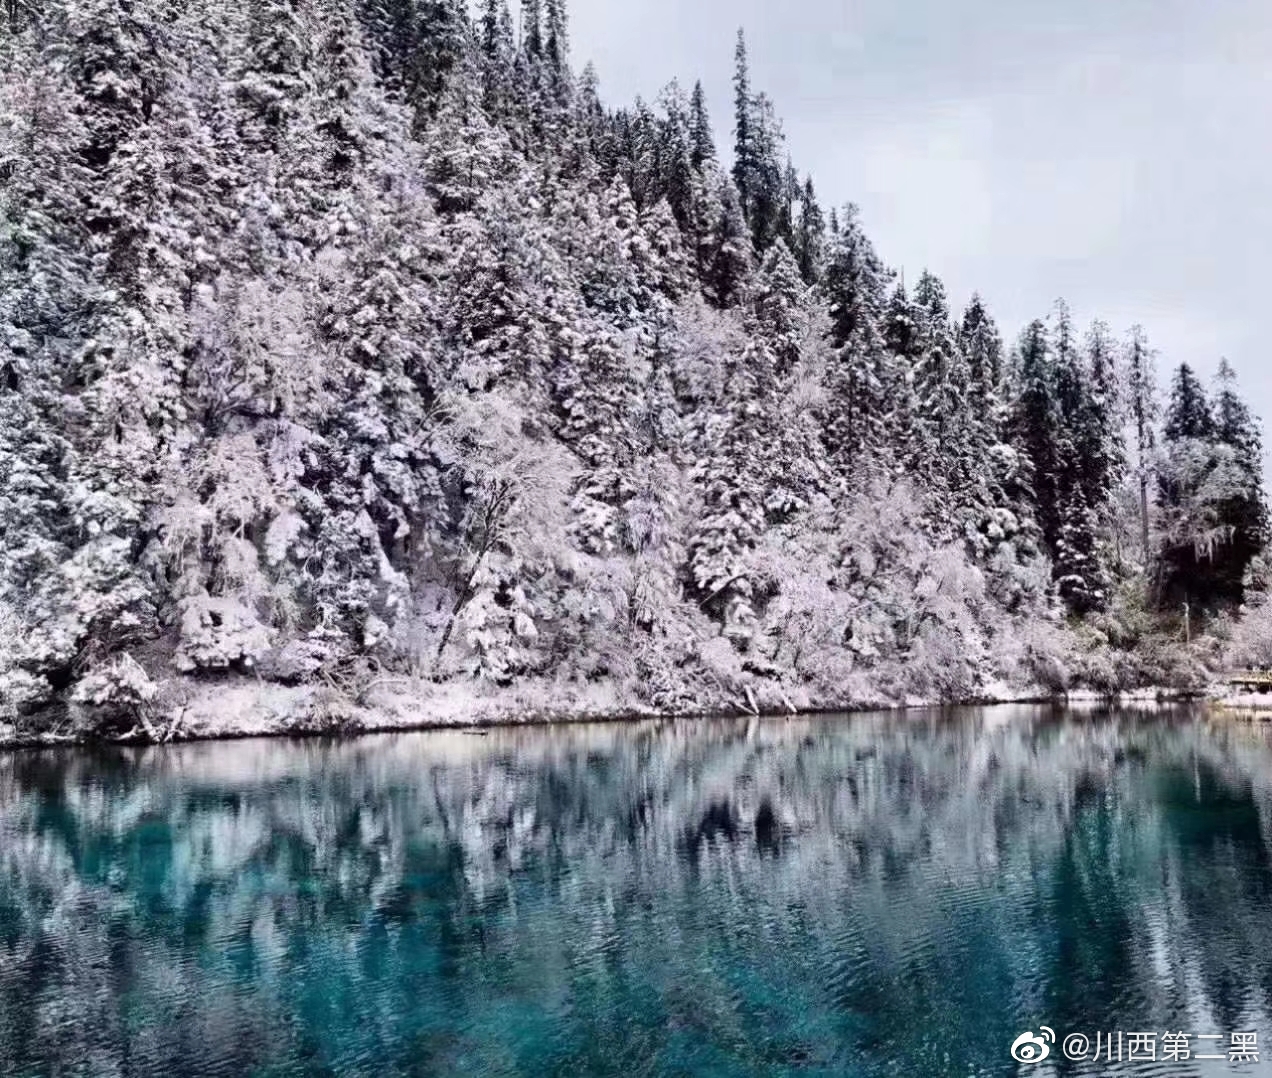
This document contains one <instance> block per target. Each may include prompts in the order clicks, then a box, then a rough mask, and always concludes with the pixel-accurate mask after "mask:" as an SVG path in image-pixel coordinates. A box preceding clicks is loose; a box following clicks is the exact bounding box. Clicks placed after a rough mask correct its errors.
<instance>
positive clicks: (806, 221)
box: [793, 176, 826, 284]
mask: <svg viewBox="0 0 1272 1078" xmlns="http://www.w3.org/2000/svg"><path fill="white" fill-rule="evenodd" d="M825 248H826V218H825V217H824V216H823V215H822V211H821V207H820V206H819V205H818V204H817V194H816V192H815V191H814V189H813V178H812V177H811V176H809V177H808V179H806V180H805V181H804V188H803V191H802V192H801V194H800V212H799V220H798V222H797V224H796V227H795V247H794V252H793V253H794V255H795V262H796V264H797V265H798V266H799V272H800V274H801V275H802V276H803V278H804V280H805V281H806V282H807V283H808V284H815V283H816V282H817V281H819V280H820V279H821V273H822V266H823V262H824V260H825Z"/></svg>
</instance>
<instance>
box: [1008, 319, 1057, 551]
mask: <svg viewBox="0 0 1272 1078" xmlns="http://www.w3.org/2000/svg"><path fill="white" fill-rule="evenodd" d="M1016 370H1017V373H1016V387H1015V399H1014V400H1013V402H1012V405H1011V410H1010V414H1009V417H1008V427H1007V433H1008V438H1009V439H1010V442H1011V444H1012V445H1013V446H1014V447H1015V448H1016V450H1017V451H1018V452H1019V453H1020V455H1021V456H1022V457H1023V459H1024V460H1025V461H1026V462H1027V468H1026V470H1025V472H1024V474H1023V475H1022V476H1021V481H1020V483H1019V485H1018V486H1017V487H1016V488H1015V489H1013V490H1011V491H1009V496H1011V497H1012V500H1013V501H1014V502H1016V503H1018V504H1026V505H1027V506H1028V507H1029V509H1030V511H1031V512H1030V515H1031V516H1032V517H1033V518H1034V519H1036V520H1037V521H1038V524H1039V527H1040V528H1041V531H1042V535H1043V539H1044V542H1045V543H1046V546H1047V548H1048V549H1049V550H1054V549H1055V548H1056V545H1057V543H1058V542H1059V538H1060V527H1061V524H1062V520H1061V516H1060V511H1059V510H1060V503H1059V493H1060V470H1061V459H1060V437H1061V416H1060V405H1059V402H1058V401H1057V399H1056V387H1055V379H1054V376H1053V370H1052V354H1051V342H1050V340H1049V339H1048V333H1047V327H1046V325H1045V324H1044V323H1043V322H1041V321H1039V320H1037V319H1035V320H1034V321H1033V322H1031V323H1030V324H1029V325H1028V327H1026V329H1025V331H1024V333H1023V334H1022V335H1021V338H1020V343H1019V345H1018V346H1017V358H1016Z"/></svg>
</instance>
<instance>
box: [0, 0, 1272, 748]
mask: <svg viewBox="0 0 1272 1078" xmlns="http://www.w3.org/2000/svg"><path fill="white" fill-rule="evenodd" d="M3 20H4V21H3V23H2V24H0V723H5V722H7V723H10V724H20V725H22V726H25V727H26V728H35V729H39V728H45V727H47V726H48V725H49V724H51V723H53V722H54V721H55V719H54V717H53V716H59V715H63V714H64V713H63V712H61V711H59V710H58V709H57V708H56V707H50V705H57V704H70V705H71V710H70V712H69V715H70V716H71V721H72V722H73V724H74V725H75V727H76V728H78V729H81V730H87V729H104V730H114V731H119V730H128V729H130V728H132V727H134V726H135V725H136V724H137V723H138V722H139V721H142V720H147V721H148V719H147V717H148V716H153V715H162V714H167V713H171V711H172V710H173V709H174V708H177V707H179V706H180V705H181V702H182V701H183V700H188V699H189V696H190V694H191V693H194V692H199V693H205V694H206V692H207V689H208V686H207V684H202V685H200V684H199V683H200V682H205V683H206V682H208V681H212V682H214V683H215V684H223V683H224V682H225V680H227V679H233V680H235V681H236V682H243V679H247V678H250V679H252V682H253V683H257V684H260V683H263V682H277V683H282V684H285V685H318V686H321V687H323V689H324V691H327V692H329V693H330V694H335V695H338V696H345V697H348V698H362V697H365V696H366V695H367V694H368V693H369V692H370V691H371V690H372V689H373V687H375V686H382V685H384V684H386V683H389V682H390V681H391V682H392V683H393V684H396V685H399V686H402V685H405V686H408V687H410V686H414V687H415V688H414V689H411V690H410V691H419V687H420V686H425V685H436V684H438V683H447V684H449V685H455V684H461V683H462V684H466V685H472V686H473V687H474V691H475V692H479V693H480V692H488V691H490V689H491V688H492V687H504V688H506V689H507V688H512V689H515V688H516V687H518V686H529V685H534V686H537V687H538V689H537V691H540V692H541V693H542V694H543V697H544V699H547V700H551V699H553V698H554V696H559V698H561V699H568V698H574V696H575V695H578V696H580V697H581V696H583V695H586V693H587V691H588V687H589V686H593V687H594V686H606V687H607V690H606V691H607V692H608V693H609V694H610V697H611V698H612V699H613V700H614V701H616V702H618V703H619V704H622V705H626V706H643V707H646V708H654V709H660V710H666V711H678V712H686V711H692V710H694V709H700V708H739V707H745V708H755V707H759V708H764V707H770V708H772V707H792V706H794V707H805V706H814V705H818V704H821V705H840V704H848V703H852V702H859V701H876V700H901V699H905V698H907V697H915V696H920V697H925V698H929V699H931V698H943V699H958V698H968V697H975V696H977V695H980V694H984V693H986V692H989V691H999V692H1001V691H1002V690H1003V687H1004V686H1011V687H1015V688H1018V689H1020V690H1027V689H1030V688H1036V687H1039V686H1041V687H1044V688H1053V687H1060V686H1064V685H1067V684H1070V683H1073V682H1075V681H1085V682H1087V683H1090V684H1095V685H1097V687H1102V686H1108V685H1112V684H1131V683H1135V682H1137V681H1142V680H1146V679H1150V678H1159V677H1161V676H1163V675H1165V676H1175V675H1178V673H1179V671H1180V670H1181V669H1184V670H1185V672H1186V676H1188V677H1191V676H1192V671H1194V668H1195V659H1196V656H1195V655H1192V653H1190V655H1192V657H1185V656H1184V655H1183V652H1182V650H1181V652H1180V654H1179V655H1175V654H1174V653H1173V652H1169V651H1168V652H1167V653H1165V657H1164V658H1163V656H1162V655H1160V654H1159V655H1157V656H1156V657H1155V658H1154V659H1153V660H1152V661H1150V662H1149V663H1148V665H1147V666H1146V665H1145V660H1144V659H1143V656H1142V654H1140V653H1138V652H1137V651H1136V648H1137V646H1138V643H1139V641H1140V640H1141V638H1142V637H1143V636H1144V635H1145V632H1144V631H1142V629H1141V628H1137V624H1138V623H1136V621H1135V618H1136V616H1138V615H1137V613H1136V612H1137V611H1139V610H1141V608H1142V609H1143V610H1147V609H1149V608H1150V607H1151V606H1153V604H1159V605H1160V606H1161V607H1162V608H1166V609H1171V610H1173V609H1174V608H1175V607H1176V606H1177V605H1178V604H1177V600H1178V599H1180V598H1181V597H1186V598H1188V599H1190V601H1192V602H1193V604H1194V606H1195V608H1196V611H1197V614H1196V616H1197V617H1198V619H1200V618H1202V616H1203V615H1205V616H1209V615H1210V614H1212V613H1215V612H1218V611H1220V610H1222V609H1225V608H1228V607H1232V606H1234V605H1236V604H1238V603H1240V602H1241V601H1243V600H1244V599H1246V598H1247V597H1246V594H1245V592H1246V590H1247V589H1248V588H1250V587H1252V586H1254V587H1258V586H1259V584H1260V581H1259V579H1258V567H1259V565H1260V564H1261V563H1260V562H1259V560H1258V558H1257V557H1256V555H1257V554H1258V551H1259V550H1260V549H1261V547H1262V545H1263V540H1264V533H1265V531H1266V519H1265V518H1266V512H1265V509H1264V504H1263V493H1262V486H1261V483H1262V477H1261V474H1260V471H1259V468H1260V460H1261V450H1260V448H1259V433H1258V426H1257V424H1256V423H1255V421H1254V420H1253V419H1252V418H1251V417H1250V415H1249V413H1248V411H1247V410H1246V409H1245V406H1244V405H1243V404H1242V402H1241V400H1240V398H1239V397H1238V396H1237V395H1236V393H1235V390H1234V382H1233V377H1232V374H1231V370H1230V369H1229V368H1227V367H1225V368H1224V371H1225V372H1226V373H1224V374H1223V376H1222V378H1221V384H1220V386H1219V389H1218V394H1217V395H1216V396H1214V397H1213V398H1207V396H1206V393H1205V391H1204V390H1203V389H1202V388H1201V387H1200V386H1199V385H1197V386H1194V385H1193V384H1192V383H1190V382H1188V377H1191V372H1189V371H1188V369H1187V368H1183V370H1182V371H1181V373H1180V374H1179V375H1177V376H1176V385H1175V391H1174V393H1173V395H1172V403H1171V408H1170V409H1169V411H1168V413H1167V414H1166V417H1165V418H1166V422H1165V425H1164V428H1163V429H1162V431H1161V433H1162V435H1163V438H1162V439H1158V438H1157V437H1156V435H1157V428H1158V412H1157V410H1156V395H1155V386H1154V376H1153V373H1152V353H1151V349H1150V348H1149V346H1148V344H1147V341H1146V338H1145V336H1144V333H1143V331H1142V330H1139V329H1138V328H1136V329H1134V330H1132V331H1131V332H1130V333H1129V335H1128V336H1127V337H1126V339H1125V342H1123V341H1121V340H1120V339H1119V338H1116V337H1115V336H1114V335H1113V333H1112V331H1111V330H1110V329H1109V328H1108V327H1106V326H1104V325H1102V324H1099V323H1097V324H1096V325H1095V326H1093V327H1092V328H1091V329H1090V331H1089V332H1088V333H1085V334H1083V333H1080V332H1079V331H1078V330H1077V329H1076V328H1075V327H1074V326H1073V325H1072V324H1071V321H1070V319H1069V316H1068V314H1067V311H1066V309H1065V308H1064V306H1063V304H1059V305H1057V308H1056V310H1055V312H1053V314H1052V316H1051V318H1050V320H1049V321H1047V322H1043V321H1039V322H1036V323H1034V324H1033V325H1031V326H1029V327H1028V328H1027V329H1026V330H1025V332H1024V334H1023V335H1022V336H1021V338H1020V341H1019V343H1018V344H1017V345H1016V346H1014V347H1011V348H1008V347H1005V346H1004V344H1003V342H1002V340H1001V338H1000V335H999V331H998V329H997V328H996V326H995V323H994V321H993V319H992V318H991V316H990V314H989V312H988V311H987V310H986V309H985V306H984V305H983V304H982V302H981V301H980V300H979V299H977V300H974V301H973V302H972V304H971V305H970V306H969V307H968V309H967V310H966V311H962V312H958V311H951V310H950V309H949V305H948V303H947V300H946V295H945V290H944V288H943V286H942V284H941V282H940V281H939V280H938V279H937V278H936V277H935V276H933V275H932V274H928V273H925V274H923V275H922V276H921V277H919V278H918V279H917V280H914V281H910V282H904V283H903V282H902V281H901V280H900V279H899V276H898V275H897V274H895V273H894V272H892V271H891V270H889V269H888V267H887V266H886V264H885V263H884V261H883V260H882V259H881V258H880V256H879V254H877V253H876V251H875V250H874V248H873V247H872V245H871V243H870V241H869V239H868V238H867V236H866V235H865V233H864V231H863V226H862V223H861V221H860V219H859V217H858V215H857V213H856V211H855V209H854V208H853V207H852V206H847V207H844V208H841V209H839V210H837V211H829V212H826V211H824V210H823V208H822V207H821V206H820V205H819V203H818V201H817V196H816V192H815V188H814V184H813V181H812V180H811V179H808V178H804V177H801V176H800V175H799V174H798V173H797V172H796V171H795V169H794V168H793V167H792V166H791V165H790V163H789V160H788V158H787V157H786V151H785V149H784V146H783V139H782V134H781V128H780V124H779V123H778V121H777V119H776V116H775V112H774V106H773V103H772V102H771V101H770V100H769V99H768V98H767V96H766V95H765V94H763V93H762V92H758V91H755V90H754V89H753V88H752V87H751V85H750V79H749V73H748V67H747V58H746V51H745V46H744V43H743V41H742V38H741V37H740V36H739V39H738V45H737V49H738V55H737V79H736V90H737V95H736V101H735V102H734V123H733V128H734V130H735V134H736V139H735V145H734V147H732V151H731V152H729V153H726V151H725V149H724V148H721V147H717V146H716V145H715V144H714V139H713V136H712V131H713V127H712V124H711V121H710V119H709V117H708V112H707V103H706V101H705V100H704V96H703V94H702V91H701V89H700V87H699V88H695V89H694V90H693V91H692V92H686V91H685V90H683V89H682V88H681V87H680V86H678V85H677V84H672V85H671V86H669V87H668V88H667V89H666V90H665V91H664V92H663V93H662V94H661V95H660V97H659V100H658V101H657V103H656V104H654V105H650V104H647V103H645V102H640V101H638V102H636V103H635V104H634V105H631V106H628V107H626V108H622V109H618V110H613V109H611V108H609V107H607V106H606V105H603V104H602V102H601V99H600V97H599V96H598V79H597V76H596V74H595V73H594V72H593V71H592V70H591V69H590V68H589V69H588V70H586V71H584V72H582V73H581V74H576V73H574V72H573V71H572V70H571V68H570V65H569V62H568V49H567V25H566V23H567V20H566V12H565V10H564V7H563V0H548V3H547V4H546V7H545V8H544V9H543V10H540V5H539V3H538V0H527V2H526V3H525V5H524V11H523V12H522V21H523V30H522V31H521V32H519V33H517V34H514V31H513V23H512V17H511V15H510V14H509V12H508V10H507V9H506V8H505V7H504V6H502V5H501V4H500V3H496V2H495V0H489V2H488V3H486V5H485V7H484V9H483V10H482V11H480V12H478V13H477V14H476V15H475V16H474V17H471V18H470V17H469V16H468V15H467V14H466V12H465V8H464V5H463V4H462V3H461V2H460V0H364V2H357V0H250V2H248V3H245V4H239V3H231V2H228V0H207V2H204V3H200V4H187V3H185V2H184V0H46V2H38V3H28V2H26V0H11V2H10V3H9V4H8V5H6V7H5V11H4V15H3ZM724 35H727V31H723V33H722V45H724V46H725V47H727V37H726V36H724ZM726 157H727V158H728V160H726ZM1181 379H1182V381H1181ZM1193 381H1194V382H1195V378H1194V379H1193ZM1150 502H1151V503H1152V505H1151V507H1150V505H1149V503H1150ZM1150 508H1151V511H1150ZM1150 526H1151V533H1150ZM1252 574H1253V575H1252ZM1199 580H1200V581H1202V584H1198V583H1197V582H1198V581H1199ZM1198 588H1201V589H1202V591H1201V593H1198V590H1197V589H1198ZM1181 589H1182V590H1181ZM1144 596H1150V597H1151V598H1148V599H1145V598H1143V597H1144ZM1199 624H1200V620H1199ZM1180 647H1181V649H1182V645H1180ZM1091 656H1097V658H1096V659H1092V658H1091ZM1172 656H1173V657H1172ZM1152 662H1156V663H1157V664H1158V665H1157V666H1156V667H1153V666H1152ZM1190 663H1193V664H1194V665H1193V666H1190V665H1189V664H1190ZM572 694H574V695H572ZM56 721H58V722H62V721H64V719H63V718H58V719H57V720H56Z"/></svg>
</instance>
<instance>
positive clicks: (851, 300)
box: [823, 205, 886, 467]
mask: <svg viewBox="0 0 1272 1078" xmlns="http://www.w3.org/2000/svg"><path fill="white" fill-rule="evenodd" d="M885 282H886V274H885V271H884V268H883V263H882V261H881V260H880V259H879V256H878V255H877V254H876V253H875V249H874V246H873V245H872V244H871V242H870V240H869V239H868V238H867V237H866V235H865V233H864V231H863V230H862V228H861V223H860V220H859V217H858V214H857V208H856V207H855V206H852V205H849V206H846V207H845V208H844V213H843V223H842V226H841V228H840V230H839V232H838V233H837V234H836V235H835V236H834V237H833V239H832V241H831V245H830V252H829V255H828V257H827V263H826V274H825V281H824V283H823V287H824V289H825V292H826V299H827V301H828V303H829V313H830V342H829V343H830V347H831V356H830V369H829V370H828V371H827V388H828V390H829V399H828V402H827V410H828V414H827V419H826V424H825V429H824V436H825V439H826V446H827V451H828V453H829V454H830V456H831V457H832V458H835V459H837V460H838V461H839V462H840V464H841V466H844V467H847V466H848V465H849V463H850V462H852V461H853V460H854V459H855V458H856V457H858V456H859V455H860V454H861V453H862V452H863V451H865V450H873V449H876V448H877V447H878V445H879V441H880V438H881V434H882V430H883V424H884V422H885V419H886V398H885V392H886V387H885V385H884V381H883V379H882V378H881V352H882V342H881V340H880V339H879V332H878V322H879V316H880V313H881V310H882V306H883V289H884V286H885Z"/></svg>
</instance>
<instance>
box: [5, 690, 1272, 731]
mask: <svg viewBox="0 0 1272 1078" xmlns="http://www.w3.org/2000/svg"><path fill="white" fill-rule="evenodd" d="M1178 697H1179V694H1178V693H1175V692H1172V691H1171V690H1168V689H1144V690H1140V691H1136V692H1128V693H1120V694H1117V695H1116V696H1114V697H1110V696H1107V695H1102V694H1099V693H1095V692H1090V691H1085V690H1076V691H1073V692H1070V693H1068V694H1062V695H1059V696H1054V697H1053V694H1050V693H1048V692H1047V691H1046V690H1045V689H1043V688H1041V687H1033V688H1026V689H1019V688H1012V687H1011V686H1009V685H1007V684H1005V683H999V684H994V685H990V686H987V687H986V688H985V689H984V690H983V691H982V692H981V693H979V694H978V695H977V696H976V697H975V698H974V699H969V700H962V701H948V700H945V701H943V700H937V699H926V698H923V697H918V696H909V697H906V698H904V699H902V700H890V699H887V698H886V697H885V696H883V695H882V694H873V695H868V696H864V697H863V696H854V697H850V696H845V697H844V698H843V699H841V700H830V699H818V700H816V701H808V700H807V699H803V700H802V703H803V704H804V706H800V707H792V708H787V709H774V708H771V707H768V708H761V709H759V710H760V712H761V713H764V714H780V713H783V711H785V713H790V714H794V713H800V714H809V713H828V712H835V711H882V710H906V709H921V708H930V707H937V706H942V705H946V706H948V705H950V704H967V705H997V704H1011V703H1026V702H1038V701H1045V700H1049V699H1053V698H1054V699H1057V700H1060V701H1063V702H1064V703H1065V704H1066V705H1068V706H1070V707H1076V708H1079V709H1081V708H1094V707H1097V706H1103V705H1107V704H1109V703H1110V702H1113V703H1118V704H1123V705H1128V704H1131V705H1133V704H1141V705H1143V704H1157V703H1161V702H1164V701H1166V700H1170V699H1178ZM179 699H180V703H179V704H178V705H175V706H174V707H173V708H172V709H171V710H170V711H168V712H167V713H163V714H159V715H156V716H154V717H152V718H150V719H149V720H148V721H147V723H146V724H145V725H144V726H139V727H137V728H135V729H133V730H131V731H128V732H126V733H125V734H124V735H123V737H124V739H127V740H140V741H188V740H209V739H221V738H240V737H268V736H289V735H306V734H331V735H340V736H354V735H357V734H361V733H376V732H387V731H394V730H416V729H445V728H463V727H479V726H492V725H500V726H510V725H519V724H546V723H566V722H584V721H622V720H640V719H648V718H687V717H694V716H704V717H705V716H719V715H736V716H737V717H738V718H745V717H748V714H747V712H746V711H743V710H741V709H737V708H730V707H721V706H720V705H719V704H718V703H710V702H705V703H704V704H703V706H701V707H699V708H690V709H686V710H678V711H659V710H657V709H655V708H651V707H650V706H649V705H648V704H642V703H641V702H639V701H638V700H636V699H635V698H634V697H632V696H631V695H630V693H626V692H624V691H622V690H620V689H619V688H618V687H617V686H616V685H614V684H612V683H607V682H597V683H592V684H586V685H579V684H573V685H562V684H560V683H557V682H548V681H542V682H531V683H527V684H521V685H517V686H513V687H510V688H506V689H498V688H492V687H484V686H481V685H479V684H465V683H459V682H450V683H443V684H434V683H431V682H427V681H412V680H409V679H406V678H386V679H385V680H384V681H383V683H381V684H378V685H375V686H372V687H371V688H370V689H369V690H367V691H366V692H364V693H363V696H362V698H361V700H359V701H355V700H352V699H349V698H347V697H344V696H342V695H341V694H339V693H337V692H335V691H334V690H332V689H330V688H327V687H325V686H316V685H298V686H284V685H273V684H269V683H266V682H261V681H257V680H254V679H248V678H244V679H242V680H240V681H237V682H235V681H229V682H225V681H219V682H204V683H200V682H197V681H190V682H188V683H186V684H184V685H183V686H182V691H181V692H180V694H179ZM1217 702H1218V703H1220V704H1222V705H1223V706H1224V707H1226V708H1232V709H1242V710H1259V709H1261V710H1262V711H1263V712H1265V713H1266V714H1267V715H1268V716H1269V717H1272V696H1235V695H1234V696H1223V697H1218V698H1217ZM82 739H83V735H81V734H78V733H77V732H76V731H75V729H74V728H73V726H72V725H71V723H70V721H69V720H67V721H66V722H64V723H62V724H60V725H59V724H56V723H55V724H53V725H52V727H51V728H50V729H49V730H48V731H47V732H42V733H39V734H28V733H25V732H23V731H22V730H21V729H20V728H18V727H16V726H14V725H12V724H9V725H6V724H0V748H11V747H18V746H23V745H33V744H72V743H75V742H77V741H79V740H82Z"/></svg>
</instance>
